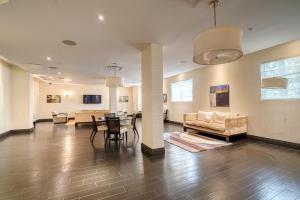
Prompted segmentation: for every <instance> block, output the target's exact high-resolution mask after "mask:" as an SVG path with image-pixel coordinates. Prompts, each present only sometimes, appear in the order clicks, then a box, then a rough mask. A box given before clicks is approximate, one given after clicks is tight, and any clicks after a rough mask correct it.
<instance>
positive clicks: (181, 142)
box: [164, 132, 232, 153]
mask: <svg viewBox="0 0 300 200" xmlns="http://www.w3.org/2000/svg"><path fill="white" fill-rule="evenodd" d="M164 140H165V141H167V142H169V143H171V144H174V145H176V146H178V147H180V148H182V149H185V150H187V151H189V152H193V153H196V152H200V151H206V150H210V149H215V148H219V147H224V146H229V145H232V143H228V142H224V141H221V140H217V139H213V138H209V137H205V136H202V135H198V134H194V133H188V132H171V133H164Z"/></svg>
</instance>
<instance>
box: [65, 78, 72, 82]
mask: <svg viewBox="0 0 300 200" xmlns="http://www.w3.org/2000/svg"><path fill="white" fill-rule="evenodd" d="M64 81H65V82H71V81H72V79H69V78H65V79H64Z"/></svg>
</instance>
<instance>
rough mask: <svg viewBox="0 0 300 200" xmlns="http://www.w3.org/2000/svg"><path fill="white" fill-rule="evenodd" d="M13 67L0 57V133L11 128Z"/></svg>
mask: <svg viewBox="0 0 300 200" xmlns="http://www.w3.org/2000/svg"><path fill="white" fill-rule="evenodd" d="M10 91H11V67H10V66H9V65H8V64H7V63H5V62H3V61H2V60H1V59H0V134H1V133H4V132H6V131H9V130H11V120H10V116H11V107H10V101H11V96H10V95H11V94H10Z"/></svg>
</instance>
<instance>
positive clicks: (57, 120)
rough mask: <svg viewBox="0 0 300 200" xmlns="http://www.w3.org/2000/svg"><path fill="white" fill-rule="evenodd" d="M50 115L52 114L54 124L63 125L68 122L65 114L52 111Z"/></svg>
mask: <svg viewBox="0 0 300 200" xmlns="http://www.w3.org/2000/svg"><path fill="white" fill-rule="evenodd" d="M51 114H52V118H53V123H54V124H65V123H67V122H68V114H67V113H57V112H56V111H52V113H51Z"/></svg>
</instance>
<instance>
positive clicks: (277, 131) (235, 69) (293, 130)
mask: <svg viewBox="0 0 300 200" xmlns="http://www.w3.org/2000/svg"><path fill="white" fill-rule="evenodd" d="M299 55H300V40H298V41H294V42H290V43H287V44H284V45H280V46H276V47H273V48H269V49H265V50H262V51H259V52H256V53H252V54H248V55H246V56H244V57H243V58H242V59H240V60H238V61H236V62H232V63H228V64H223V65H218V66H208V67H205V68H200V69H197V70H194V71H190V72H187V73H183V74H180V75H177V76H174V77H170V78H168V79H166V80H165V84H166V85H165V87H166V90H167V93H168V103H167V107H168V109H169V119H170V120H172V121H178V122H182V118H183V114H184V113H187V112H197V111H198V110H205V111H209V110H219V111H230V112H236V113H240V114H242V115H246V116H248V117H249V131H248V132H249V134H252V135H257V136H261V137H266V138H272V139H278V140H284V141H289V142H295V143H300V132H299V128H300V125H299V121H300V100H299V99H297V100H268V101H262V100H261V99H260V84H261V80H260V64H261V63H264V62H266V61H270V60H276V59H281V58H287V57H292V56H299ZM189 78H192V79H193V81H194V90H193V95H194V101H193V102H190V103H173V102H171V98H170V97H171V91H170V84H171V83H172V82H176V81H180V80H186V79H189ZM219 84H230V108H211V107H210V106H209V87H210V86H213V85H219Z"/></svg>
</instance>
